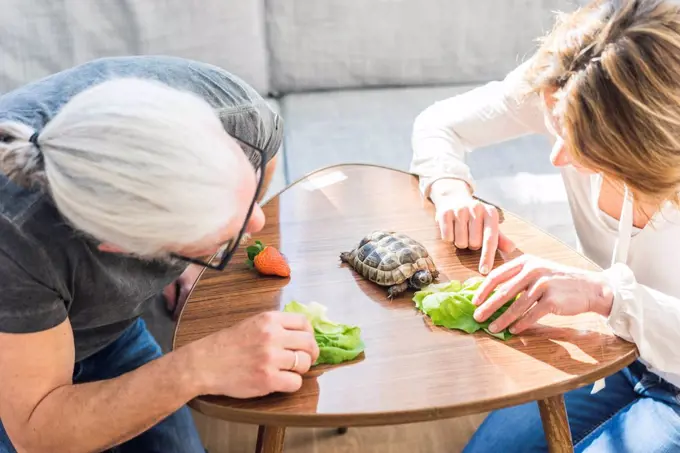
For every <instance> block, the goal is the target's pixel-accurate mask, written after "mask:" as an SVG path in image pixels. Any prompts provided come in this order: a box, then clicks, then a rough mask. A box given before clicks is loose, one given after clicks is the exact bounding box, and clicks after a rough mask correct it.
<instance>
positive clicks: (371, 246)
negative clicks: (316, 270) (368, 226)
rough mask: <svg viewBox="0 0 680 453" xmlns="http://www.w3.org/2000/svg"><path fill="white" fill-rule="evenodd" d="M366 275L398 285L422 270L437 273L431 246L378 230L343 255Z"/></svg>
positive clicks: (373, 280) (342, 257) (383, 283)
mask: <svg viewBox="0 0 680 453" xmlns="http://www.w3.org/2000/svg"><path fill="white" fill-rule="evenodd" d="M340 259H341V260H342V261H343V262H346V263H348V264H349V265H350V266H352V267H353V268H354V269H355V270H356V271H357V272H358V273H359V274H361V275H362V276H363V277H364V278H366V279H368V280H370V281H372V282H374V283H377V284H378V285H382V286H392V285H398V284H401V283H403V282H405V281H406V280H408V279H409V278H411V277H412V276H413V275H414V274H415V273H416V272H418V271H420V270H429V271H430V272H431V273H432V274H433V275H437V274H438V272H437V270H436V266H435V264H434V262H433V260H432V257H431V256H430V255H429V253H428V251H427V249H426V248H425V247H424V246H423V245H422V244H421V243H419V242H418V241H416V240H414V239H413V238H411V237H409V236H407V235H405V234H403V233H397V232H394V231H383V230H378V231H374V232H372V233H370V234H369V235H367V236H366V237H364V238H363V239H362V240H361V242H359V245H357V247H356V248H354V249H353V250H351V251H349V252H344V253H342V254H341V255H340Z"/></svg>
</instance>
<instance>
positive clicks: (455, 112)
mask: <svg viewBox="0 0 680 453" xmlns="http://www.w3.org/2000/svg"><path fill="white" fill-rule="evenodd" d="M527 64H528V62H527V63H525V64H523V65H521V66H519V67H517V68H516V69H515V70H513V71H512V72H511V73H510V74H508V75H507V76H506V77H505V79H503V80H502V81H494V82H490V83H487V84H485V85H482V86H480V87H477V88H474V89H472V90H470V91H468V92H465V93H462V94H460V95H456V96H453V97H451V98H448V99H445V100H442V101H438V102H435V103H434V104H432V105H430V106H429V107H428V108H426V109H425V110H423V111H422V112H421V113H420V114H419V115H418V116H417V118H416V120H415V122H414V124H413V131H412V139H411V146H412V148H413V156H412V160H411V168H410V171H411V173H413V174H415V175H417V176H418V177H419V180H420V190H421V191H422V193H423V194H424V195H425V197H429V192H430V186H431V185H432V183H433V182H434V181H436V180H437V179H442V178H456V179H462V180H464V181H466V182H467V183H468V184H470V186H471V187H472V188H473V189H474V181H473V178H472V175H471V174H470V169H469V167H468V166H467V164H465V152H466V151H472V150H474V149H475V148H480V147H483V146H487V145H491V144H494V143H499V142H502V141H505V140H509V139H512V138H516V137H519V136H522V135H527V134H532V133H542V134H547V133H548V130H547V128H546V125H545V121H544V116H543V113H542V110H541V107H540V99H539V97H538V96H537V95H534V96H531V97H529V98H526V99H524V100H523V101H522V102H519V101H518V100H517V99H518V97H517V92H518V90H519V89H520V87H521V84H522V77H521V76H522V74H523V72H524V70H525V68H526V65H527Z"/></svg>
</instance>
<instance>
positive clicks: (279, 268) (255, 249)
mask: <svg viewBox="0 0 680 453" xmlns="http://www.w3.org/2000/svg"><path fill="white" fill-rule="evenodd" d="M246 252H247V253H248V260H247V261H246V263H247V264H248V265H249V266H250V267H251V268H253V267H254V268H255V269H256V270H257V271H258V272H259V273H261V274H263V275H278V276H279V277H290V267H289V266H288V262H287V261H286V258H285V257H284V256H283V255H282V254H281V252H279V251H278V250H277V249H276V248H274V247H271V246H265V245H263V244H262V242H260V241H255V245H251V246H250V247H248V248H247V249H246Z"/></svg>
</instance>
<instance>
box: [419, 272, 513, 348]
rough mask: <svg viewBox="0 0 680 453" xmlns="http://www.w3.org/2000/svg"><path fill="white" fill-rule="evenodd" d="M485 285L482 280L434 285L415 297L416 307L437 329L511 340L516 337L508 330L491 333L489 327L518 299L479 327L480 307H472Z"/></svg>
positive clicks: (475, 278)
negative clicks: (476, 313) (477, 292)
mask: <svg viewBox="0 0 680 453" xmlns="http://www.w3.org/2000/svg"><path fill="white" fill-rule="evenodd" d="M483 281H484V279H483V278H482V277H472V278H469V279H467V280H465V281H464V282H460V281H458V280H452V281H449V282H443V283H434V284H431V285H428V286H426V287H425V288H423V289H421V290H420V291H416V293H415V294H414V295H413V301H414V302H415V304H416V308H417V309H418V310H420V311H421V312H423V313H425V314H426V315H427V316H429V317H430V319H432V323H433V324H434V325H436V326H442V327H446V328H448V329H458V330H462V331H463V332H467V333H475V332H477V331H478V330H483V331H484V332H486V333H487V334H489V335H491V336H493V337H496V338H499V339H501V340H504V341H505V340H508V339H510V338H511V337H512V334H511V333H510V332H509V331H508V329H504V330H502V331H501V332H497V333H491V332H490V331H489V325H490V324H491V323H492V322H493V321H494V320H496V319H498V317H499V316H501V315H502V314H503V313H504V312H505V311H506V310H507V309H508V307H510V305H512V303H513V302H514V301H515V300H516V299H517V297H515V298H513V299H511V300H510V301H508V302H506V303H505V304H504V305H503V306H502V307H501V308H499V309H498V310H496V312H495V313H494V314H493V315H491V316H490V317H489V319H487V320H486V321H484V322H482V323H479V322H477V321H476V320H475V318H474V317H473V315H474V313H475V309H476V308H477V307H476V306H475V304H474V303H472V299H473V298H474V296H475V292H476V291H477V289H478V288H479V286H480V285H481V284H482V282H483ZM492 294H493V293H492Z"/></svg>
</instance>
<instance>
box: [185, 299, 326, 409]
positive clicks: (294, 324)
mask: <svg viewBox="0 0 680 453" xmlns="http://www.w3.org/2000/svg"><path fill="white" fill-rule="evenodd" d="M313 332H314V331H313V329H312V326H311V324H310V323H309V321H308V320H307V318H306V317H305V316H304V315H299V314H294V313H284V312H276V311H274V312H267V313H261V314H259V315H256V316H253V317H251V318H248V319H246V320H244V321H242V322H240V323H239V324H236V325H235V326H233V327H230V328H228V329H224V330H221V331H219V332H216V333H214V334H212V335H209V336H207V337H204V338H202V339H201V340H198V341H196V342H195V343H192V344H190V345H187V346H186V348H190V356H191V357H192V359H191V363H190V364H188V366H190V367H192V370H193V371H194V376H195V377H196V381H197V384H198V385H199V389H200V392H201V393H202V394H210V395H226V396H231V397H233V398H252V397H257V396H263V395H267V394H269V393H272V392H295V391H297V390H298V389H299V388H300V387H301V386H302V376H301V375H302V374H304V373H306V372H307V371H308V370H309V368H310V367H311V366H312V364H313V363H314V362H315V361H316V359H317V358H318V357H319V347H318V346H317V344H316V340H315V338H314V333H313ZM180 350H181V349H180ZM296 356H297V358H296Z"/></svg>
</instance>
